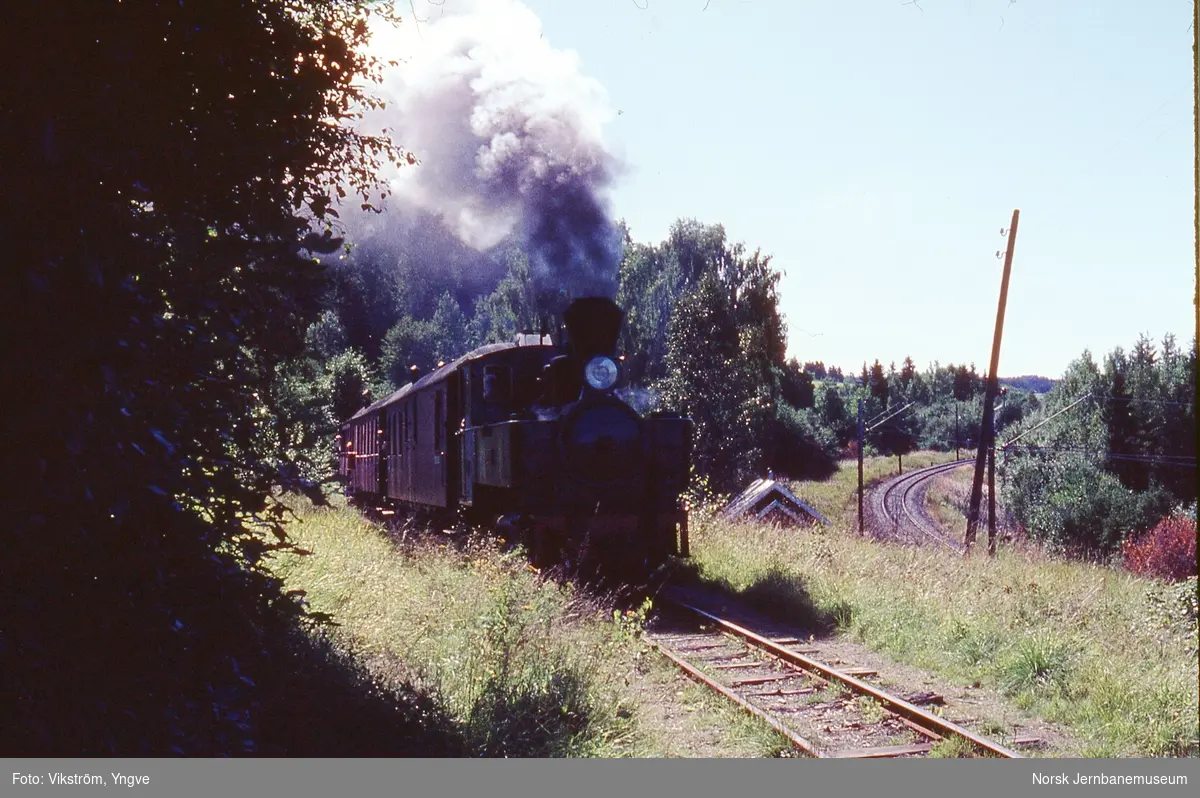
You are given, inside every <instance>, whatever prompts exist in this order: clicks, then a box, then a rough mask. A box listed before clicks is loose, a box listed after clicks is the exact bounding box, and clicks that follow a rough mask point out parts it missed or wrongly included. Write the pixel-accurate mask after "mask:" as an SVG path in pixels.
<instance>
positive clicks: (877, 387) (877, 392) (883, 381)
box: [868, 360, 888, 408]
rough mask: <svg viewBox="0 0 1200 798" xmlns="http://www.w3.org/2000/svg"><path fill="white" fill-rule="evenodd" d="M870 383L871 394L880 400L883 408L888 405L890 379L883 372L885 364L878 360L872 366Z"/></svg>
mask: <svg viewBox="0 0 1200 798" xmlns="http://www.w3.org/2000/svg"><path fill="white" fill-rule="evenodd" d="M868 385H869V387H870V389H871V396H872V397H873V398H875V399H877V400H878V401H879V404H880V406H881V407H882V408H886V407H887V406H888V379H887V377H886V376H885V375H884V373H883V366H882V365H881V364H880V362H879V361H878V360H876V361H875V363H874V365H872V366H871V374H870V378H869V382H868Z"/></svg>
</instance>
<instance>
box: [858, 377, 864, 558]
mask: <svg viewBox="0 0 1200 798" xmlns="http://www.w3.org/2000/svg"><path fill="white" fill-rule="evenodd" d="M862 408H863V400H862V399H859V400H858V534H859V535H862V534H863V420H862Z"/></svg>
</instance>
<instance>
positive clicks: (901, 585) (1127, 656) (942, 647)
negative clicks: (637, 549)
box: [691, 456, 1198, 757]
mask: <svg viewBox="0 0 1200 798" xmlns="http://www.w3.org/2000/svg"><path fill="white" fill-rule="evenodd" d="M910 462H911V463H912V464H913V465H914V466H916V465H918V464H920V465H926V464H928V462H929V460H922V458H921V457H920V456H917V457H910V458H906V465H907V464H908V463H910ZM894 463H895V460H894V459H891V460H890V461H885V462H881V461H880V460H868V461H867V468H866V471H867V473H868V474H870V475H873V476H874V477H875V478H878V477H881V476H884V475H886V473H887V471H888V468H889V466H891V467H892V468H894ZM856 482H857V465H856V464H855V463H847V464H845V465H844V466H843V468H842V469H840V471H839V473H838V474H837V475H835V476H834V477H833V478H831V479H830V480H829V481H828V482H826V483H822V484H810V483H803V482H802V483H797V484H796V485H795V489H796V491H797V494H798V495H800V496H801V497H802V498H804V499H806V500H807V501H810V502H812V503H813V504H815V506H816V507H817V509H818V510H820V511H821V512H823V513H825V514H826V515H828V516H829V517H830V518H831V520H833V521H834V524H833V525H832V526H831V527H826V528H823V529H816V530H813V531H795V530H778V529H772V528H769V527H760V526H750V525H734V524H728V523H725V522H721V521H717V520H714V519H711V518H707V519H706V518H700V517H697V518H696V519H695V521H694V523H693V528H692V535H691V539H692V556H693V558H694V560H695V567H696V569H697V571H698V573H699V576H700V577H701V578H702V579H706V580H709V581H712V582H716V583H718V584H721V585H723V586H724V587H726V588H727V589H729V590H730V591H732V592H735V593H738V594H744V595H747V596H750V597H752V598H753V600H754V601H755V602H756V603H757V604H758V605H759V606H760V607H761V608H765V609H770V610H772V611H774V612H775V614H777V615H784V616H789V617H796V616H799V617H801V618H805V619H808V620H810V621H811V622H814V623H815V625H816V627H818V630H821V629H824V630H832V631H836V632H839V633H843V634H846V635H849V636H852V637H853V638H856V639H858V640H860V641H862V642H864V643H865V644H867V645H869V646H870V647H872V648H874V649H876V650H879V651H881V652H884V653H886V654H888V655H889V656H892V657H894V658H895V659H897V660H900V661H903V662H907V663H909V664H912V665H914V666H917V667H921V668H925V669H928V670H930V671H933V672H935V673H938V674H940V675H942V676H943V677H946V678H948V679H952V680H956V681H958V682H960V683H966V684H971V683H974V682H976V681H978V682H980V683H982V684H985V685H987V686H989V687H993V688H996V689H998V690H1001V691H1003V692H1004V693H1006V694H1007V695H1008V696H1009V697H1010V699H1011V701H1012V702H1013V703H1014V704H1015V705H1016V706H1017V707H1019V708H1021V709H1023V710H1025V711H1027V712H1028V713H1031V714H1035V715H1038V716H1041V717H1044V718H1045V719H1047V720H1050V721H1052V722H1057V723H1061V724H1063V725H1064V726H1066V727H1068V728H1069V729H1070V730H1071V731H1072V732H1073V735H1074V736H1075V737H1076V738H1077V739H1079V740H1082V741H1083V742H1082V747H1081V750H1079V751H1076V752H1074V753H1077V754H1079V755H1082V756H1106V757H1108V756H1197V754H1198V750H1197V748H1198V743H1197V720H1198V719H1197V703H1198V697H1197V677H1198V674H1197V645H1196V640H1197V635H1196V622H1195V619H1194V617H1193V618H1191V620H1190V622H1188V623H1185V624H1183V625H1179V624H1168V623H1165V622H1162V621H1163V619H1161V618H1160V617H1159V615H1160V613H1161V610H1160V609H1159V607H1160V604H1159V603H1158V602H1156V600H1155V597H1156V596H1157V595H1158V594H1159V593H1160V592H1161V591H1160V588H1159V587H1158V586H1157V584H1156V583H1154V582H1152V581H1150V580H1146V579H1142V578H1140V577H1137V576H1134V575H1132V574H1129V573H1127V572H1124V571H1120V570H1116V569H1113V568H1108V567H1103V566H1097V565H1092V564H1086V563H1077V562H1069V561H1063V560H1058V559H1054V558H1051V557H1049V556H1046V555H1043V554H1041V553H1040V552H1038V551H1037V550H1035V549H1031V548H1028V547H1024V548H1021V549H1019V550H1014V549H1011V548H1004V547H1002V548H1001V551H1000V552H999V554H998V556H997V557H995V558H988V557H986V556H973V557H971V558H969V559H965V558H961V557H957V556H953V555H950V554H948V553H946V552H944V551H938V550H934V549H924V548H913V547H901V546H891V545H880V544H877V543H874V542H872V541H869V540H864V539H861V538H859V537H858V536H857V535H856V534H854V532H853V529H854V527H853V518H854V509H855V503H854V496H853V490H854V487H855V485H856Z"/></svg>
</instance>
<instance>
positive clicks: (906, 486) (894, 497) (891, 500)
mask: <svg viewBox="0 0 1200 798" xmlns="http://www.w3.org/2000/svg"><path fill="white" fill-rule="evenodd" d="M973 462H974V460H969V459H967V460H955V461H953V462H950V463H943V464H941V465H936V466H931V467H929V468H922V469H918V470H917V471H910V472H909V473H907V474H904V475H903V476H900V477H896V478H895V479H893V480H891V481H890V482H888V483H887V484H885V485H884V486H883V487H882V488H880V489H876V491H875V500H876V509H877V511H878V517H879V522H880V523H882V524H885V525H886V526H887V527H889V528H890V530H892V532H893V533H894V534H898V533H899V531H900V528H901V526H903V525H904V524H905V522H907V523H908V524H910V525H911V526H912V527H914V528H915V529H917V531H919V532H920V533H921V534H922V535H924V536H925V537H928V538H930V539H931V540H933V541H935V542H937V543H939V544H940V545H942V546H945V547H946V548H949V549H952V550H953V551H962V549H963V546H962V544H961V543H959V542H958V541H956V540H953V539H951V538H949V537H947V536H946V535H945V534H944V533H943V532H942V530H941V529H939V528H937V527H936V526H935V525H933V524H931V523H929V521H927V520H926V517H925V514H924V512H923V511H922V510H921V508H919V507H917V506H916V504H915V499H916V497H917V495H919V493H918V490H917V489H918V488H919V487H921V486H924V485H925V483H927V482H928V481H929V480H931V479H933V478H934V477H936V476H937V475H939V474H944V473H946V472H948V471H953V470H954V469H956V468H961V467H962V466H964V465H968V464H970V463H973Z"/></svg>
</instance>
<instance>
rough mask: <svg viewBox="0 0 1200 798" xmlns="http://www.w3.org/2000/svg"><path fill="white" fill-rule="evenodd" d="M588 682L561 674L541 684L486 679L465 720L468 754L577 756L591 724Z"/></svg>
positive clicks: (487, 755) (575, 675) (485, 755)
mask: <svg viewBox="0 0 1200 798" xmlns="http://www.w3.org/2000/svg"><path fill="white" fill-rule="evenodd" d="M591 716H592V709H591V702H590V701H589V698H588V685H587V683H586V682H585V680H584V679H583V678H581V677H580V676H579V675H578V674H575V673H571V672H565V673H558V674H555V675H554V676H552V677H551V678H550V679H549V681H548V682H547V683H545V684H541V685H534V684H529V683H527V682H521V683H517V684H513V683H511V682H507V680H505V679H492V680H491V681H490V682H489V684H488V685H487V686H486V687H485V688H484V691H483V694H482V695H481V696H480V697H479V699H478V700H477V701H476V703H475V706H474V709H473V711H472V713H471V717H470V720H469V721H468V729H469V734H470V738H471V740H470V748H471V750H470V754H471V755H472V756H480V757H505V758H510V757H564V756H572V755H577V754H578V753H579V752H578V751H577V750H576V748H577V746H576V745H575V741H577V740H581V739H583V738H584V737H586V736H587V735H586V732H587V729H588V727H589V726H590V724H591Z"/></svg>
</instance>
